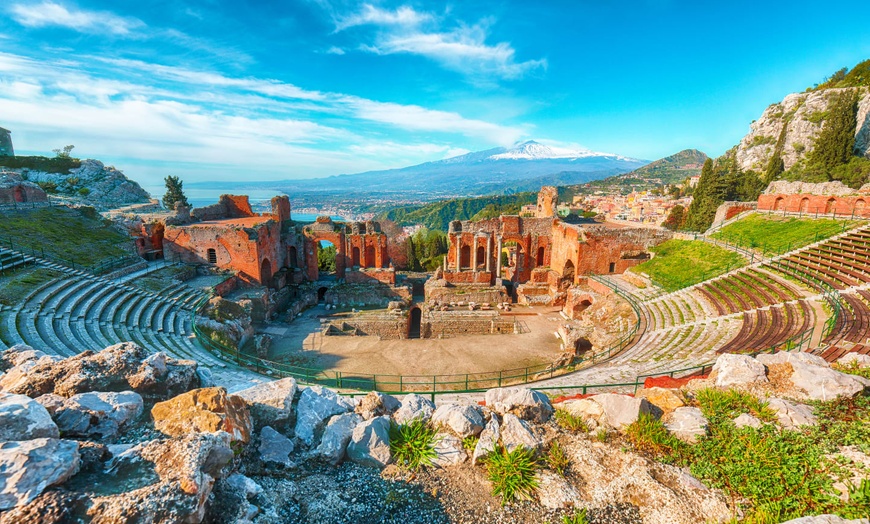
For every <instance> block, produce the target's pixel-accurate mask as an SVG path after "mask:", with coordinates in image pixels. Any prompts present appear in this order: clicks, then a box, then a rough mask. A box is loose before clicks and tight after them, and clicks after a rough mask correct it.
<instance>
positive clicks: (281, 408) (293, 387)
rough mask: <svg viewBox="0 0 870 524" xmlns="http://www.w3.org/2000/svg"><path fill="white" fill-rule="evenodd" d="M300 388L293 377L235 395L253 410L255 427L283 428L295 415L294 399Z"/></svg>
mask: <svg viewBox="0 0 870 524" xmlns="http://www.w3.org/2000/svg"><path fill="white" fill-rule="evenodd" d="M297 389H298V386H297V384H296V379H294V378H293V377H288V378H282V379H281V380H274V381H272V382H266V383H264V384H257V385H256V386H254V387H251V388H248V389H243V390H242V391H239V392H238V393H234V394H235V395H237V396H239V397H241V398H243V399H244V400H245V403H246V404H248V408H250V410H251V417H253V419H254V427H255V428H261V427H263V426H273V427H274V426H281V425H283V424H286V423H287V422H289V421H290V418H291V416H292V415H293V397H295V396H296V391H297Z"/></svg>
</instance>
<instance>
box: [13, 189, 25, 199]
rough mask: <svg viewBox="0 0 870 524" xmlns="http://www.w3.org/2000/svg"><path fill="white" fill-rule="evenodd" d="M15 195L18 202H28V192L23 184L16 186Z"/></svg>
mask: <svg viewBox="0 0 870 524" xmlns="http://www.w3.org/2000/svg"><path fill="white" fill-rule="evenodd" d="M13 197H14V198H15V201H16V202H21V203H23V202H27V192H26V191H24V188H23V187H21V186H15V190H14V194H13Z"/></svg>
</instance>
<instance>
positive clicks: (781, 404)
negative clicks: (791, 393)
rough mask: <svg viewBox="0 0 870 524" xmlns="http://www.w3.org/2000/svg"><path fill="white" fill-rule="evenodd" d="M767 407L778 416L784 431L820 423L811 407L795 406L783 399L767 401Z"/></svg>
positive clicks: (774, 398)
mask: <svg viewBox="0 0 870 524" xmlns="http://www.w3.org/2000/svg"><path fill="white" fill-rule="evenodd" d="M767 405H768V407H769V408H770V409H772V410H773V412H774V413H775V414H776V418H777V420H778V421H779V425H780V426H782V428H783V429H797V428H799V427H801V426H815V425H816V423H817V422H818V419H817V417H816V416H815V415H814V414H813V410H812V408H811V407H809V406H807V405H804V404H795V403H794V402H789V401H788V400H784V399H781V398H776V397H773V398H769V399H767Z"/></svg>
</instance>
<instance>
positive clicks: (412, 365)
mask: <svg viewBox="0 0 870 524" xmlns="http://www.w3.org/2000/svg"><path fill="white" fill-rule="evenodd" d="M515 312H516V313H521V314H522V315H521V316H518V317H517V318H519V320H520V321H521V322H524V323H525V325H526V326H527V327H528V332H526V333H521V334H505V335H467V336H455V337H451V338H444V339H411V340H381V339H380V338H378V337H369V336H364V337H345V336H333V337H326V336H323V335H321V334H320V319H319V318H318V317H320V316H324V315H328V312H327V311H326V310H325V309H324V307H323V306H317V307H314V308H311V309H308V310H306V311H305V312H304V313H302V316H301V317H299V318H297V319H296V320H295V321H293V322H292V323H290V324H285V323H277V322H276V323H272V324H270V325H269V326H268V327H267V328H265V329H264V330H263V331H262V332H266V333H269V334H271V335H272V337H273V339H274V340H273V344H272V349H271V352H270V358H271V359H273V360H278V361H283V360H288V361H290V362H291V363H293V364H296V365H300V366H306V367H314V368H320V369H328V370H336V371H342V372H350V371H353V372H357V373H360V374H379V375H381V374H382V375H433V374H464V373H480V372H485V371H497V370H500V369H513V368H521V367H525V366H531V365H537V364H544V363H549V362H552V361H553V360H555V359H556V358H557V357H558V356H559V354H560V352H561V350H560V342H559V339H558V338H557V337H556V329H557V328H558V325H559V321H561V320H562V317H561V316H560V315H559V313H558V309H557V308H552V307H532V308H525V307H523V308H518V309H516V310H515Z"/></svg>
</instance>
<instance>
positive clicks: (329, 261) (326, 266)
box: [317, 244, 337, 273]
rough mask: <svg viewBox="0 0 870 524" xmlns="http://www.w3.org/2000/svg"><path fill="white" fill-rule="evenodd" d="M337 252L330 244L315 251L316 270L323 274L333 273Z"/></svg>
mask: <svg viewBox="0 0 870 524" xmlns="http://www.w3.org/2000/svg"><path fill="white" fill-rule="evenodd" d="M336 253H337V250H336V249H335V246H333V245H332V244H330V245H328V246H326V247H321V248H320V249H318V250H317V269H319V270H320V271H323V272H324V273H335V255H336Z"/></svg>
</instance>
